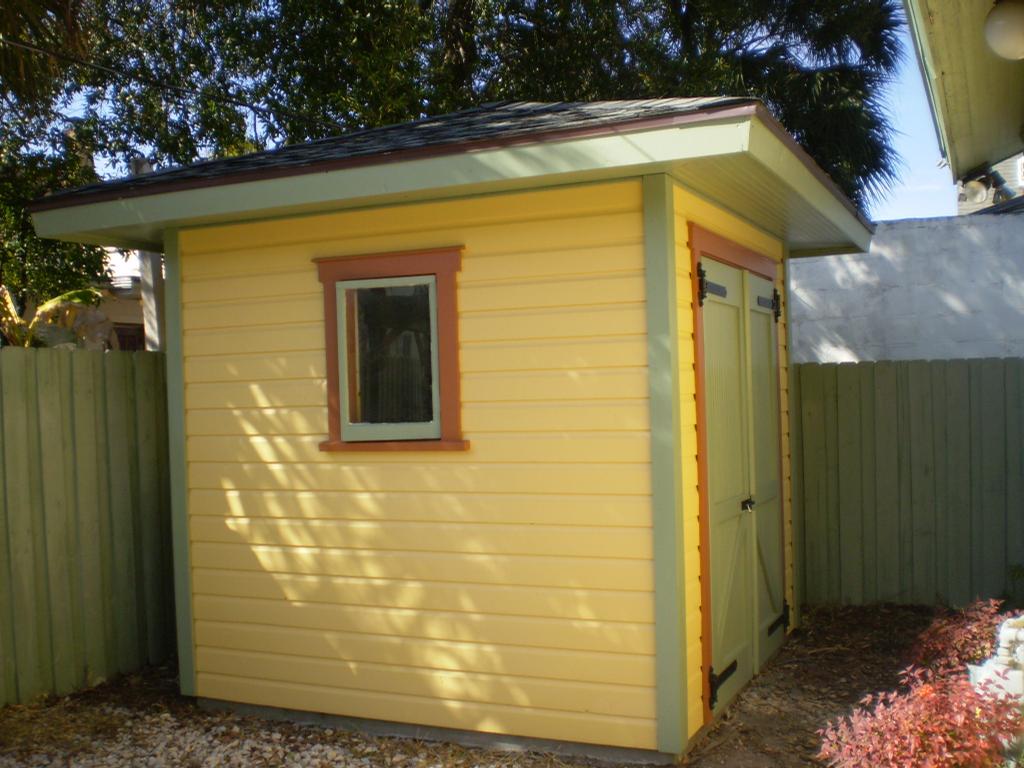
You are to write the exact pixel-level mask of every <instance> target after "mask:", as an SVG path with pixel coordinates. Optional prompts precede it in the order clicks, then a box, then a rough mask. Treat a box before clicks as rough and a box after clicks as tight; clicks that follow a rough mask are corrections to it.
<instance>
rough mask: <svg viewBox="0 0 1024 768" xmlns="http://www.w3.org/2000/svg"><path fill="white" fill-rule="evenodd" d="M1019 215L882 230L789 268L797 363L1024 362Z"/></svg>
mask: <svg viewBox="0 0 1024 768" xmlns="http://www.w3.org/2000/svg"><path fill="white" fill-rule="evenodd" d="M1022 242H1024V215H1022V214H1013V213H1008V214H1006V215H994V214H981V215H975V216H967V217H959V216H958V217H950V218H941V219H911V220H907V221H891V222H882V223H880V224H879V225H878V227H877V230H876V231H875V235H874V237H873V238H872V241H871V248H870V250H869V252H867V253H861V254H856V255H847V256H820V257H812V258H806V259H799V260H794V261H792V262H791V264H790V272H789V276H790V291H791V294H790V313H791V323H792V334H793V347H792V356H793V362H794V363H810V362H818V363H837V362H854V361H860V360H948V359H960V358H970V357H1024V323H1022V322H1021V317H1022V313H1024V249H1022V248H1021V246H1020V244H1021V243H1022Z"/></svg>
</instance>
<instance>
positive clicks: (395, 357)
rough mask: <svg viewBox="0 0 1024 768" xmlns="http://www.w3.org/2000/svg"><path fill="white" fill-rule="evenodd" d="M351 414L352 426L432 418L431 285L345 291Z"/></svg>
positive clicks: (392, 286) (349, 410)
mask: <svg viewBox="0 0 1024 768" xmlns="http://www.w3.org/2000/svg"><path fill="white" fill-rule="evenodd" d="M345 309H346V318H345V320H346V322H345V326H346V330H347V335H348V338H347V340H346V347H347V350H348V366H347V368H348V370H347V374H348V382H347V384H348V387H347V388H348V397H349V402H348V416H349V422H350V423H352V424H409V423H418V422H430V421H433V419H434V398H433V383H434V371H433V360H434V353H433V346H432V345H433V339H432V338H431V328H432V323H431V319H430V286H429V285H428V284H427V282H423V283H419V284H415V285H383V286H372V287H357V288H348V289H346V290H345Z"/></svg>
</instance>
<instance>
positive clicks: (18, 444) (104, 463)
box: [0, 348, 174, 705]
mask: <svg viewBox="0 0 1024 768" xmlns="http://www.w3.org/2000/svg"><path fill="white" fill-rule="evenodd" d="M164 393H165V388H164V359H163V356H162V355H159V354H155V353H147V352H138V353H131V352H108V353H99V352H84V351H62V350H48V349H38V350H37V349H32V350H26V349H13V348H5V349H0V442H2V445H0V705H2V704H7V703H11V702H19V701H20V702H23V701H27V700H30V699H32V698H34V697H36V696H38V695H40V694H46V693H56V694H63V693H67V692H69V691H72V690H74V689H76V688H80V687H82V686H85V685H91V684H93V683H96V682H98V681H100V680H102V679H105V678H109V677H111V676H112V675H114V674H117V673H120V672H129V671H132V670H135V669H138V668H139V667H140V666H142V665H143V664H146V663H153V662H158V661H162V660H164V659H165V658H166V657H167V656H168V654H169V652H171V651H172V650H173V642H174V640H173V638H174V617H173V594H172V586H171V552H170V541H171V539H170V519H169V514H170V512H169V510H170V503H169V491H168V479H167V419H166V407H165V402H166V398H165V394H164Z"/></svg>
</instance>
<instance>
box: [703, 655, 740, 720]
mask: <svg viewBox="0 0 1024 768" xmlns="http://www.w3.org/2000/svg"><path fill="white" fill-rule="evenodd" d="M736 668H737V663H736V660H735V659H734V660H733V662H732V664H730V665H729V666H727V667H726V668H725V669H723V670H722V673H721V674H715V668H714V667H711V668H710V669H708V689H709V693H708V706H709V707H710V708H711V709H714V708H715V704H717V703H718V689H719V688H721V687H722V685H723V684H724V683H725V681H726V680H728V679H729V678H730V677H732V674H733V673H734V672H735V671H736Z"/></svg>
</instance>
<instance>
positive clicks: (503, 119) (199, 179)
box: [32, 97, 757, 211]
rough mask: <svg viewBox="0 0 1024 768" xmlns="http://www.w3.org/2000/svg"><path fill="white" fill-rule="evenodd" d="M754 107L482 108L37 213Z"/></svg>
mask: <svg viewBox="0 0 1024 768" xmlns="http://www.w3.org/2000/svg"><path fill="white" fill-rule="evenodd" d="M754 104H757V101H756V100H753V99H749V98H734V97H704V98H677V99H649V100H642V101H595V102H584V103H580V102H557V103H538V102H500V103H492V104H484V105H482V106H479V107H474V108H472V109H466V110H463V111H461V112H453V113H451V114H447V115H440V116H438V117H428V118H424V119H422V120H416V121H414V122H410V123H401V124H397V125H389V126H385V127H383V128H370V129H366V130H360V131H353V132H351V133H346V134H343V135H341V136H333V137H330V138H326V139H320V140H318V141H310V142H306V143H303V144H290V145H286V146H283V147H280V148H278V149H271V150H266V151H263V152H254V153H252V154H248V155H241V156H239V157H230V158H222V159H216V160H206V161H204V162H198V163H193V164H192V165H187V166H181V167H176V168H168V169H165V170H160V171H156V172H154V173H149V174H145V175H142V176H130V177H127V178H123V179H116V180H114V181H106V182H100V183H98V184H90V185H88V186H84V187H78V188H76V189H70V190H65V191H61V192H56V193H53V194H50V195H47V196H46V197H44V198H41V199H40V200H37V201H36V202H35V203H34V204H33V205H32V210H35V211H42V210H47V209H50V208H62V207H66V206H70V205H78V204H84V203H91V202H98V201H100V200H111V199H118V198H126V197H135V196H138V195H149V194H159V193H161V192H169V191H172V190H175V189H184V188H189V187H199V186H212V185H217V184H230V183H233V182H241V181H252V180H255V179H259V178H270V177H274V176H286V175H297V174H301V173H314V172H317V171H320V170H328V169H331V168H335V167H339V166H343V165H345V164H360V163H365V164H372V163H374V162H386V161H387V160H389V159H391V158H392V157H396V158H397V157H400V158H402V159H405V158H406V157H407V156H409V155H410V154H414V153H431V154H443V153H453V152H459V151H464V150H469V149H473V148H477V147H481V146H490V145H497V144H503V143H515V142H519V141H522V142H529V141H530V140H540V139H541V138H557V137H558V134H561V133H567V134H572V133H577V132H580V131H597V132H599V131H601V130H602V129H609V130H613V129H614V128H616V127H621V126H626V125H628V124H630V123H638V122H647V121H650V120H656V119H660V118H670V117H674V116H682V115H693V114H696V113H713V112H715V111H718V110H722V109H726V108H729V107H737V106H750V105H754Z"/></svg>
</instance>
